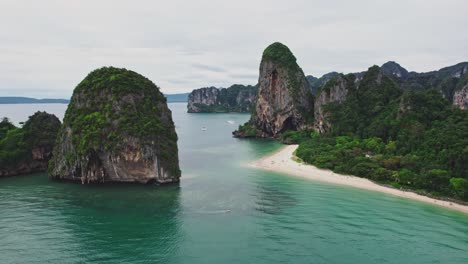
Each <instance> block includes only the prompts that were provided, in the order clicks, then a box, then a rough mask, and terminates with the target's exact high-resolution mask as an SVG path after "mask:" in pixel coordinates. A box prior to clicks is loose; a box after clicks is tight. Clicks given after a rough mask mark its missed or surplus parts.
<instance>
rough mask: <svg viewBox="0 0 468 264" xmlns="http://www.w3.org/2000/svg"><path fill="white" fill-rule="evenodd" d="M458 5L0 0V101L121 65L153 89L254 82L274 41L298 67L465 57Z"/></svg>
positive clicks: (67, 86)
mask: <svg viewBox="0 0 468 264" xmlns="http://www.w3.org/2000/svg"><path fill="white" fill-rule="evenodd" d="M467 12H468V1H467V0H439V1H435V0H424V1H423V0H421V1H417V0H406V1H396V0H393V1H377V0H369V1H360V0H353V1H333V0H327V1H312V0H304V1H299V0H281V1H276V0H268V1H263V0H262V1H257V0H234V1H221V0H217V1H215V0H212V1H208V0H204V1H199V0H193V1H188V0H183V1H182V0H170V1H169V0H168V1H157V0H156V1H155V0H151V1H139V0H132V1H119V0H90V1H88V0H86V1H85V0H80V1H64V0H63V1H61V0H56V1H51V0H40V1H38V0H31V1H23V0H0V96H29V97H37V98H44V97H49V98H68V97H70V96H71V93H72V91H73V88H74V87H75V86H76V85H77V84H78V83H79V82H80V81H81V80H82V79H83V78H84V77H85V76H86V75H87V73H89V72H90V71H92V70H93V69H95V68H99V67H102V66H116V67H125V68H127V69H131V70H134V71H136V72H138V73H141V74H143V75H144V76H146V77H148V78H149V79H151V80H152V81H153V82H154V83H156V84H157V85H158V86H159V87H161V90H162V91H163V92H164V93H179V92H189V91H191V90H192V89H194V88H199V87H205V86H218V87H219V86H221V87H227V86H229V85H231V84H234V83H241V84H255V83H256V82H257V78H258V66H259V62H260V59H261V54H262V52H263V49H264V48H265V47H266V46H268V45H269V44H271V43H272V42H275V41H280V42H282V43H284V44H286V45H287V46H288V47H289V48H290V49H291V50H292V52H293V53H294V54H295V56H296V57H297V59H298V63H299V65H300V66H301V67H302V69H303V70H304V72H305V73H306V74H311V75H314V76H321V75H323V74H325V73H327V72H330V71H339V72H344V73H347V72H356V71H362V70H365V69H367V68H368V67H369V66H371V65H373V64H377V65H381V64H382V63H384V62H386V61H388V60H395V61H397V62H399V63H400V64H401V65H402V66H403V67H405V68H406V69H408V70H410V71H418V72H421V71H430V70H435V69H439V68H441V67H444V66H448V65H452V64H456V63H458V62H461V61H467V60H468V27H467V25H468V15H467Z"/></svg>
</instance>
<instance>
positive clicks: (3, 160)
mask: <svg viewBox="0 0 468 264" xmlns="http://www.w3.org/2000/svg"><path fill="white" fill-rule="evenodd" d="M60 125H61V123H60V120H59V119H58V118H57V117H56V116H55V115H51V114H48V113H46V112H36V113H35V114H34V115H32V116H30V117H29V119H28V120H27V121H26V122H25V124H24V126H23V127H22V128H16V127H14V126H13V125H12V124H11V123H9V121H8V120H7V119H4V120H3V121H2V122H1V123H0V130H2V128H5V127H8V128H7V130H9V133H1V134H2V135H1V136H0V177H1V176H13V175H20V174H28V173H33V172H43V171H46V170H47V164H48V162H49V160H50V158H51V157H52V150H53V148H54V145H55V139H56V136H57V132H58V131H59V129H60Z"/></svg>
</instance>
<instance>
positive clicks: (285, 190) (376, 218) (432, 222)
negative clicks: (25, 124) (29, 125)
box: [0, 103, 468, 263]
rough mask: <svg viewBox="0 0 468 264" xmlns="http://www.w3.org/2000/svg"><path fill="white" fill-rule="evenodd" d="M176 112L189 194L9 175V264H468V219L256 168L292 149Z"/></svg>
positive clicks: (2, 189)
mask: <svg viewBox="0 0 468 264" xmlns="http://www.w3.org/2000/svg"><path fill="white" fill-rule="evenodd" d="M169 106H170V108H171V109H172V111H173V118H174V121H175V124H176V129H177V133H178V136H179V156H180V165H181V169H182V172H183V173H182V179H181V180H182V182H181V184H180V185H179V186H166V187H155V186H149V185H145V186H140V185H112V186H98V185H84V186H83V185H80V184H73V183H61V182H51V181H49V180H48V179H47V175H46V174H34V175H27V176H19V177H10V178H3V179H0V263H45V262H48V263H90V262H96V263H119V262H121V263H153V262H161V263H468V235H467V234H468V216H467V215H466V214H463V213H460V212H456V211H451V210H448V209H445V208H441V207H437V206H433V205H430V204H425V203H421V202H417V201H412V200H408V199H404V198H399V197H395V196H391V195H386V194H382V193H377V192H372V191H366V190H360V189H355V188H351V187H345V186H338V185H332V184H326V183H322V182H316V181H310V180H306V179H301V178H295V177H291V176H287V175H281V174H276V173H271V172H267V171H262V170H256V169H253V168H250V167H248V166H246V164H247V163H248V162H249V161H252V160H254V159H257V158H260V157H262V156H264V155H266V154H268V153H271V152H272V151H275V150H277V149H278V148H279V147H280V146H281V145H280V144H278V143H277V142H274V141H269V140H240V139H235V138H232V137H231V131H233V130H234V129H235V128H237V126H238V125H239V124H242V123H243V122H245V121H246V120H247V119H248V115H247V114H187V113H186V112H185V111H186V108H185V104H182V103H174V104H169ZM0 109H1V111H0V115H1V116H3V115H5V116H12V115H13V114H12V115H10V113H15V115H14V116H15V117H16V119H19V118H22V117H23V116H28V115H31V114H33V113H34V111H35V110H36V109H34V108H32V107H31V106H28V105H8V106H2V108H0ZM13 121H14V122H15V123H17V122H20V121H25V120H15V119H14V120H13ZM228 121H234V124H232V123H233V122H228ZM202 127H206V128H207V130H206V131H202V129H201V128H202Z"/></svg>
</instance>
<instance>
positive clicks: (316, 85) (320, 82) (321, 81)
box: [306, 72, 340, 95]
mask: <svg viewBox="0 0 468 264" xmlns="http://www.w3.org/2000/svg"><path fill="white" fill-rule="evenodd" d="M338 75H340V74H339V73H337V72H329V73H326V74H324V75H323V76H322V77H320V78H316V77H314V76H312V75H308V76H306V78H307V81H308V82H309V85H310V88H311V91H312V94H313V95H316V94H317V91H318V90H319V89H320V88H321V87H323V86H324V85H325V84H327V82H328V81H330V80H331V79H333V78H335V77H337V76H338Z"/></svg>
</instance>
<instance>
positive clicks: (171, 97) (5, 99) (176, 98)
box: [0, 93, 189, 104]
mask: <svg viewBox="0 0 468 264" xmlns="http://www.w3.org/2000/svg"><path fill="white" fill-rule="evenodd" d="M164 96H165V97H166V98H167V102H168V103H178V102H187V100H188V96H189V93H179V94H165V95H164ZM68 103H70V100H69V99H53V98H44V99H37V98H31V97H19V96H0V104H68Z"/></svg>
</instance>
